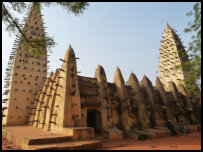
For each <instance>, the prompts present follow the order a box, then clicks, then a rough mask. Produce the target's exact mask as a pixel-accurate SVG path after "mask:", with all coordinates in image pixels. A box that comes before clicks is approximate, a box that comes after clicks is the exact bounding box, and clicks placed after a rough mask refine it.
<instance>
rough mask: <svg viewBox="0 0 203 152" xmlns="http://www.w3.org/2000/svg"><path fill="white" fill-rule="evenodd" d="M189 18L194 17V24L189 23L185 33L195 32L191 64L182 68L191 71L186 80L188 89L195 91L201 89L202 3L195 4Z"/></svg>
mask: <svg viewBox="0 0 203 152" xmlns="http://www.w3.org/2000/svg"><path fill="white" fill-rule="evenodd" d="M186 15H187V16H193V17H194V19H193V21H192V22H189V23H188V28H186V29H185V33H190V32H193V33H194V35H193V36H192V37H191V38H192V41H191V42H190V43H189V48H188V51H187V52H188V54H189V62H185V63H184V64H183V65H182V67H183V68H184V69H190V70H189V72H188V74H187V78H186V80H185V83H186V86H187V88H189V90H190V91H191V90H192V91H194V89H195V87H193V86H196V85H198V86H199V88H200V89H201V3H200V2H198V3H196V4H194V6H193V11H190V12H189V13H187V14H186Z"/></svg>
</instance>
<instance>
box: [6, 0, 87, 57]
mask: <svg viewBox="0 0 203 152" xmlns="http://www.w3.org/2000/svg"><path fill="white" fill-rule="evenodd" d="M50 5H59V6H61V7H62V8H64V9H65V10H67V11H68V12H72V13H74V14H75V15H80V14H82V13H83V11H84V10H85V9H86V8H87V6H88V5H89V4H88V3H86V2H2V22H3V23H5V25H6V31H8V32H9V33H10V34H21V35H22V37H23V39H24V41H23V43H24V46H25V48H26V49H25V50H23V51H29V52H30V53H32V54H33V55H36V56H38V55H41V54H42V53H43V52H42V50H45V49H44V48H46V49H47V51H51V48H52V47H54V46H55V45H56V42H55V41H54V39H53V37H50V36H48V35H46V36H45V38H44V37H43V38H40V39H32V40H29V39H28V38H27V37H26V34H24V31H23V27H22V26H21V25H20V21H19V18H18V17H16V14H22V13H23V12H29V11H30V8H31V6H33V7H35V8H36V10H37V9H39V8H42V7H43V6H45V7H49V6H50ZM14 14H15V15H14Z"/></svg>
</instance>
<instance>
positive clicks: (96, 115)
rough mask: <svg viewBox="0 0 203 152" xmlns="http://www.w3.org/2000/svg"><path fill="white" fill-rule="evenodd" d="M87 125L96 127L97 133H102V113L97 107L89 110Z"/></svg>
mask: <svg viewBox="0 0 203 152" xmlns="http://www.w3.org/2000/svg"><path fill="white" fill-rule="evenodd" d="M87 126H88V127H92V128H94V132H95V134H100V133H101V115H100V112H99V111H96V110H95V109H90V110H87Z"/></svg>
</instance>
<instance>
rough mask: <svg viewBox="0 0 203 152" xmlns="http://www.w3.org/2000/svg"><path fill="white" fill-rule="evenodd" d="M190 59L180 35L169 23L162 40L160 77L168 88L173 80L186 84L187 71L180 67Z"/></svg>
mask: <svg viewBox="0 0 203 152" xmlns="http://www.w3.org/2000/svg"><path fill="white" fill-rule="evenodd" d="M185 61H188V56H187V53H186V51H185V49H184V46H183V45H182V43H181V41H180V39H179V38H178V35H177V34H176V33H175V32H174V30H173V29H172V28H171V27H170V26H169V25H168V24H167V25H166V29H165V30H164V34H163V38H162V41H161V48H160V57H159V78H160V81H161V82H162V83H163V85H164V88H165V89H167V86H168V83H169V82H170V81H173V82H174V83H175V84H176V85H177V84H178V82H180V83H182V84H183V85H184V82H183V80H185V78H186V75H187V71H184V70H183V69H182V68H178V69H177V66H180V65H181V64H182V63H183V62H185Z"/></svg>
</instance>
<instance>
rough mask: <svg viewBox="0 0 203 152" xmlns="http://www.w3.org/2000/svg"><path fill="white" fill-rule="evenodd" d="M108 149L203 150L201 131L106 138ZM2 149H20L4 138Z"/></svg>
mask: <svg viewBox="0 0 203 152" xmlns="http://www.w3.org/2000/svg"><path fill="white" fill-rule="evenodd" d="M102 149H106V150H107V149H108V150H201V132H197V133H191V134H187V135H181V136H179V137H173V136H170V137H164V138H159V139H153V140H149V139H148V140H145V141H137V140H133V139H128V140H122V141H109V140H104V143H103V148H102ZM2 150H20V148H19V147H18V146H17V145H14V144H12V143H9V142H8V141H7V140H5V139H3V138H2Z"/></svg>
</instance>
